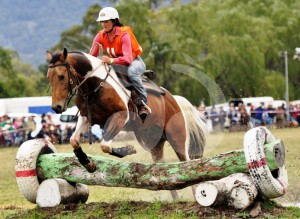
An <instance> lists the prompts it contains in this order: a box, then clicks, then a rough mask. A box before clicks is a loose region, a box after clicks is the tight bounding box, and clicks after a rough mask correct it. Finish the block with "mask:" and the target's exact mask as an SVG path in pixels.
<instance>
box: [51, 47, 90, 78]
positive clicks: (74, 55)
mask: <svg viewBox="0 0 300 219" xmlns="http://www.w3.org/2000/svg"><path fill="white" fill-rule="evenodd" d="M67 58H69V59H73V60H75V61H72V62H71V63H72V67H73V68H74V69H75V71H76V72H77V73H79V74H81V75H83V76H84V75H86V73H87V72H89V71H92V70H93V67H92V65H91V63H90V61H89V60H88V59H87V58H86V57H85V56H84V55H83V53H82V52H79V51H72V52H68V57H67ZM62 59H63V52H62V51H59V52H56V53H54V54H53V55H52V59H51V60H50V62H49V63H52V64H54V63H55V62H57V61H62Z"/></svg>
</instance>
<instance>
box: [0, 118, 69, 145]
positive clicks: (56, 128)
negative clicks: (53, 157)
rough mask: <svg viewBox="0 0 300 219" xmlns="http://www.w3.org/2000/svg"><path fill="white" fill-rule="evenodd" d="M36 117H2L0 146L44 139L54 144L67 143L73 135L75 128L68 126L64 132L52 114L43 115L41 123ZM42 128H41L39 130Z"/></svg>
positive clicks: (0, 119) (0, 121) (0, 122)
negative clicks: (53, 119) (54, 120)
mask: <svg viewBox="0 0 300 219" xmlns="http://www.w3.org/2000/svg"><path fill="white" fill-rule="evenodd" d="M37 121H39V120H36V119H35V115H30V116H27V117H25V116H22V117H19V118H10V117H9V116H8V115H3V116H1V117H0V146H13V145H20V144H22V143H23V142H24V141H26V140H31V139H35V138H44V139H46V140H48V141H51V142H53V143H59V144H61V143H67V142H69V140H70V137H71V135H72V133H73V127H72V126H70V125H66V126H65V128H64V129H63V130H62V129H61V125H60V124H55V123H54V122H53V121H52V118H51V114H42V115H41V119H40V123H41V124H37V123H38V122H37ZM39 127H40V128H39Z"/></svg>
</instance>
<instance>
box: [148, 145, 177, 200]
mask: <svg viewBox="0 0 300 219" xmlns="http://www.w3.org/2000/svg"><path fill="white" fill-rule="evenodd" d="M164 144H165V140H161V141H160V142H159V143H158V144H157V145H156V146H155V147H154V148H153V149H152V150H151V151H150V153H151V156H152V159H153V161H154V162H156V163H164V162H165V158H164V150H163V149H164ZM170 192H171V195H172V198H173V200H176V199H178V194H177V191H176V190H171V191H170Z"/></svg>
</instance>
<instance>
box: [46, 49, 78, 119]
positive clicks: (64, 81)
mask: <svg viewBox="0 0 300 219" xmlns="http://www.w3.org/2000/svg"><path fill="white" fill-rule="evenodd" d="M67 56H68V52H67V50H66V49H64V51H63V52H57V53H55V54H53V55H52V54H51V53H50V52H47V60H48V62H49V66H48V72H47V78H48V80H49V83H50V85H51V87H52V109H53V110H54V111H55V112H56V113H62V112H63V111H65V110H66V108H67V104H66V103H67V102H68V100H67V99H68V96H69V93H70V92H71V91H72V87H73V81H74V80H73V76H72V72H71V70H70V64H69V62H68V61H67Z"/></svg>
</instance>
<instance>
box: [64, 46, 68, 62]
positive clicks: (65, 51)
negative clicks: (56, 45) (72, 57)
mask: <svg viewBox="0 0 300 219" xmlns="http://www.w3.org/2000/svg"><path fill="white" fill-rule="evenodd" d="M63 54H64V59H65V60H66V59H67V56H68V51H67V49H66V48H64V52H63Z"/></svg>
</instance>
